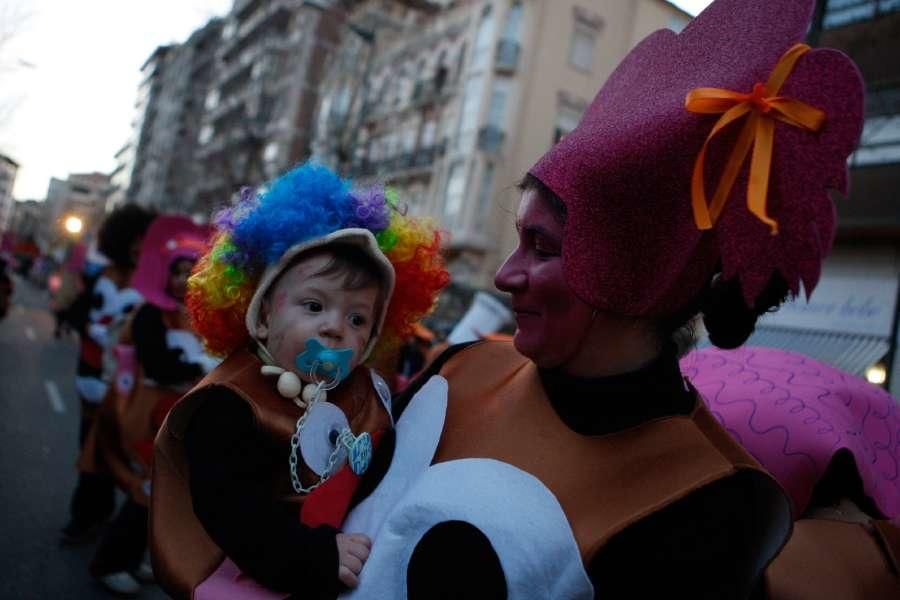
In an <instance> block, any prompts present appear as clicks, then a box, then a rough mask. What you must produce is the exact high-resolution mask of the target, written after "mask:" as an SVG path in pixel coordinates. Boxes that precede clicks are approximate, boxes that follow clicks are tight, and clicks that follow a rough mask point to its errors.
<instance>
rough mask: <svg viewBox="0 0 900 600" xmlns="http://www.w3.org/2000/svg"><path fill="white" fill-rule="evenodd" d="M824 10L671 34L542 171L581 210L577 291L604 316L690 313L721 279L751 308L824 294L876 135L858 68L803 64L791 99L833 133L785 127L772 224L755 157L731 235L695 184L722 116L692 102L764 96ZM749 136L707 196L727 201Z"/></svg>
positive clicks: (717, 166) (633, 57)
mask: <svg viewBox="0 0 900 600" xmlns="http://www.w3.org/2000/svg"><path fill="white" fill-rule="evenodd" d="M814 4H815V3H814V0H716V1H715V2H713V3H712V4H711V5H710V6H709V7H708V8H707V9H706V10H704V11H703V12H702V13H701V14H700V15H699V16H698V17H697V18H696V19H694V20H693V21H692V22H691V23H690V24H689V25H688V26H687V27H686V28H685V29H684V31H682V32H681V33H680V34H675V33H673V32H672V31H669V30H662V31H657V32H655V33H653V34H651V35H650V36H648V37H647V38H646V39H644V40H643V41H642V42H641V43H640V44H638V45H637V47H635V48H634V49H633V50H632V51H631V53H629V54H628V56H626V57H625V59H624V60H623V61H622V63H621V64H620V65H619V66H618V68H616V70H615V71H614V72H613V74H612V75H611V76H610V78H609V79H608V80H607V82H606V84H605V85H604V86H603V87H602V88H601V89H600V91H599V93H598V94H597V97H596V98H595V99H594V101H593V103H592V104H591V105H590V107H589V108H588V109H587V111H586V113H585V115H584V117H583V118H582V120H581V123H580V124H579V125H578V127H577V128H575V130H574V131H572V132H571V133H570V134H569V135H567V136H566V137H565V138H563V140H562V141H560V142H559V143H558V144H557V145H556V146H555V147H553V148H552V149H551V150H550V151H549V152H548V153H547V154H546V155H545V156H544V157H543V158H542V159H541V160H540V161H539V162H538V163H537V164H536V165H535V166H534V167H533V168H532V169H531V171H530V172H531V174H532V175H534V176H535V177H537V178H538V179H539V180H540V181H541V182H543V183H544V184H545V185H546V186H547V187H549V188H550V189H551V190H552V191H553V192H555V193H556V194H557V195H558V196H559V197H560V198H561V199H562V201H563V202H564V203H565V205H566V208H567V211H568V218H567V221H566V225H565V230H564V235H563V247H562V258H563V264H564V269H565V275H566V281H567V283H568V284H569V286H570V287H571V288H572V290H573V291H574V292H575V293H576V294H577V295H578V296H579V297H580V298H581V299H582V300H584V301H585V302H587V303H589V304H591V305H592V306H594V307H596V308H598V309H600V310H604V311H608V312H612V313H616V314H621V315H630V316H663V315H668V314H672V313H674V312H676V311H677V310H679V309H681V308H683V307H685V306H686V305H687V304H688V303H689V302H690V301H691V300H692V299H693V298H694V297H695V296H696V295H697V293H698V292H699V291H700V290H701V289H702V288H703V287H704V285H705V284H706V283H707V282H708V281H709V280H710V278H711V277H712V275H713V273H714V272H715V270H716V268H717V266H718V265H721V268H722V274H723V276H724V277H725V278H726V279H730V278H732V277H735V276H737V277H740V281H741V285H742V289H743V292H744V295H745V298H746V299H747V301H748V303H749V302H751V301H752V300H753V299H755V298H756V297H757V296H758V295H759V293H760V291H761V290H762V289H763V288H764V287H765V285H766V284H767V283H768V281H769V278H770V276H771V274H772V272H773V271H776V270H777V271H778V272H779V273H781V275H782V276H783V278H784V279H785V280H786V281H787V283H788V284H789V285H790V287H791V289H792V290H793V291H794V292H795V293H796V292H798V291H799V286H800V282H801V281H802V282H803V285H804V288H805V289H806V292H807V293H808V294H809V293H811V292H812V290H813V288H814V287H815V285H816V283H817V282H818V279H819V275H820V268H821V262H822V260H823V259H824V258H825V256H826V254H827V253H828V252H829V251H830V249H831V244H832V241H833V237H834V230H835V209H834V205H833V203H832V201H831V200H830V198H829V195H828V192H827V191H828V190H829V189H834V190H838V191H840V192H843V193H846V191H847V166H846V161H847V157H848V156H849V155H850V153H851V152H852V151H853V149H854V148H855V147H856V144H857V142H858V140H859V137H860V134H861V131H862V120H863V82H862V79H861V77H860V74H859V71H858V70H857V68H856V66H855V65H854V64H853V63H852V62H851V61H850V59H849V58H848V57H847V56H845V55H844V54H842V53H840V52H838V51H836V50H829V49H821V50H812V51H809V52H807V53H806V54H805V55H803V56H801V57H800V59H799V60H798V61H797V63H796V65H795V66H794V68H793V70H792V71H791V72H790V74H789V75H788V77H787V79H786V81H785V83H784V84H783V86H782V87H781V89H780V91H779V93H778V95H779V96H784V97H787V98H792V99H796V100H799V101H802V102H804V103H806V104H808V105H810V106H812V107H815V108H817V109H820V110H821V111H824V113H825V121H824V124H823V125H822V126H821V128H820V129H819V131H818V132H817V133H813V132H809V131H806V130H804V129H802V128H800V127H795V126H792V125H788V124H785V123H782V122H780V121H777V122H776V124H775V133H774V151H773V154H772V163H771V178H770V181H769V186H768V195H767V202H766V205H767V210H768V214H769V215H770V216H771V217H772V218H774V219H776V220H777V221H778V223H779V225H780V232H779V233H778V235H772V233H771V230H770V228H769V226H768V225H766V224H765V223H763V222H762V221H760V220H759V219H757V218H756V216H754V215H753V214H751V213H750V212H749V211H748V209H747V172H748V165H747V163H749V162H750V160H749V157H748V159H747V160H746V162H745V163H744V165H743V168H742V170H741V172H740V175H739V176H738V178H737V181H736V183H735V185H734V187H733V188H732V189H731V193H730V195H729V197H728V201H727V202H726V204H725V207H724V210H723V212H722V214H721V217H720V218H719V220H718V222H717V223H716V224H715V227H714V228H713V229H711V230H707V231H701V230H700V229H698V226H697V225H696V224H695V221H694V216H693V212H692V204H691V198H692V196H691V175H692V172H693V169H694V165H695V162H696V160H697V158H698V155H699V153H700V151H701V148H703V145H704V141H705V140H706V137H707V136H708V135H709V134H710V132H711V130H712V128H713V125H714V124H715V123H716V122H717V121H718V119H719V117H720V116H721V115H718V114H713V115H710V114H696V113H693V112H689V111H688V110H686V108H685V99H686V96H687V94H688V93H689V92H691V91H692V90H694V89H696V88H701V87H715V88H724V89H727V90H733V91H736V92H740V93H750V92H751V91H752V90H753V88H754V85H755V84H756V83H764V82H766V81H767V79H768V78H769V76H770V74H771V73H772V71H773V69H774V68H775V65H776V64H777V63H778V62H779V59H780V58H781V57H782V56H783V55H784V54H785V52H786V51H787V50H788V49H789V48H791V46H793V45H794V44H795V43H797V42H800V41H802V40H803V38H804V36H805V35H806V31H807V27H808V26H809V23H810V18H811V15H812V11H813V7H814ZM740 129H741V125H740V124H739V123H733V124H731V125H729V126H728V127H727V128H726V129H725V130H723V132H722V133H721V134H720V135H718V136H717V137H715V138H713V140H712V142H711V143H710V146H709V149H708V152H707V158H706V167H707V168H706V169H705V170H704V173H705V181H706V189H707V190H710V191H711V190H714V189H715V186H716V183H717V182H718V180H719V178H720V176H721V173H722V170H723V166H724V164H725V162H726V160H727V158H728V156H729V154H730V153H731V150H732V148H733V147H734V143H735V138H736V133H737V132H738V131H739V130H740Z"/></svg>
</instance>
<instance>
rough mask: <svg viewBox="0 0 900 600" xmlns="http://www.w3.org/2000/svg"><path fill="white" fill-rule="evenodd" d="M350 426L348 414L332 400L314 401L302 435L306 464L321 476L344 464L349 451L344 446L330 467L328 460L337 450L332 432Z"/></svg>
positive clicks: (301, 450)
mask: <svg viewBox="0 0 900 600" xmlns="http://www.w3.org/2000/svg"><path fill="white" fill-rule="evenodd" d="M349 428H350V423H348V422H347V415H345V414H344V411H342V410H341V409H340V408H338V407H337V406H335V405H334V404H332V403H331V402H324V401H319V402H314V403H313V404H312V406H310V407H309V412H308V413H307V417H306V423H305V424H304V425H303V435H301V436H300V453H301V454H302V455H303V462H305V463H306V466H308V467H309V468H310V469H312V470H313V471H314V472H315V474H316V475H318V476H319V477H322V476H323V475H325V474H326V473H328V474H331V473H333V472H334V471H335V470H336V469H335V467H336V466H338V465H343V464H344V461H346V460H347V451H346V450H345V449H343V448H342V449H341V450H342V452H340V453H339V454H338V455H337V456H336V457H335V462H334V464H333V465H332V469H330V470H329V468H328V462H329V461H330V460H331V455H332V454H333V453H334V451H335V444H334V443H333V442H332V440H331V436H332V432H337V433H340V432H341V431H343V430H344V429H349Z"/></svg>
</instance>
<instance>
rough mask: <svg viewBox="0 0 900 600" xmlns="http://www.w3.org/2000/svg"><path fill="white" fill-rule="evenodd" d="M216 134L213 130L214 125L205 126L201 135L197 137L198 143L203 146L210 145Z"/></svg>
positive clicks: (201, 130)
mask: <svg viewBox="0 0 900 600" xmlns="http://www.w3.org/2000/svg"><path fill="white" fill-rule="evenodd" d="M214 133H215V130H213V128H212V125H204V126H203V128H202V129H200V135H199V136H197V141H198V142H200V145H201V146H203V145H204V144H208V143H209V140H211V139H212V136H213V134H214Z"/></svg>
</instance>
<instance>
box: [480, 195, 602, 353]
mask: <svg viewBox="0 0 900 600" xmlns="http://www.w3.org/2000/svg"><path fill="white" fill-rule="evenodd" d="M516 230H517V231H518V232H519V245H518V247H517V248H516V249H515V250H513V252H512V254H510V255H509V257H508V258H507V259H506V262H504V263H503V265H502V266H501V267H500V269H499V270H498V271H497V275H496V276H495V277H494V284H495V285H496V286H497V288H498V289H500V290H502V291H504V292H509V293H510V294H512V305H513V312H514V313H515V316H516V324H517V325H518V328H517V329H516V335H515V338H514V343H515V346H516V349H517V350H518V351H519V352H521V353H522V354H523V355H525V356H527V357H528V358H530V359H531V360H533V361H534V362H535V363H536V364H537V365H538V366H540V367H544V368H553V367H559V366H562V365H565V364H566V363H567V362H569V361H570V360H572V359H573V358H574V357H575V355H576V354H577V353H578V351H579V350H580V345H581V342H582V340H583V339H584V337H585V336H586V335H587V333H588V330H589V329H590V327H591V323H592V315H593V312H594V311H593V309H592V308H591V307H590V306H589V305H588V304H586V303H584V302H583V301H581V300H580V299H579V298H578V297H577V296H575V294H574V293H573V292H572V290H570V289H569V286H568V285H567V284H566V281H565V277H564V276H563V265H562V256H561V251H562V235H563V225H562V223H561V222H560V221H559V220H558V216H557V215H556V214H555V213H554V211H553V209H552V208H551V207H550V205H549V203H548V202H547V201H545V200H543V199H542V198H541V197H540V196H539V195H538V194H537V193H536V192H535V191H534V190H526V191H525V192H523V194H522V202H521V204H520V205H519V211H518V213H517V215H516Z"/></svg>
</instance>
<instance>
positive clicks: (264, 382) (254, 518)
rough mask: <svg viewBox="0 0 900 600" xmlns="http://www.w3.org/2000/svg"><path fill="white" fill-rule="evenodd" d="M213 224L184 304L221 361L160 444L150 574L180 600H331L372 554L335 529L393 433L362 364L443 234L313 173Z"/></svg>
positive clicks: (410, 302) (407, 300) (419, 308)
mask: <svg viewBox="0 0 900 600" xmlns="http://www.w3.org/2000/svg"><path fill="white" fill-rule="evenodd" d="M217 225H218V227H219V229H220V232H219V234H218V236H217V237H216V239H215V240H214V244H213V246H212V248H211V249H210V250H209V252H208V253H207V254H206V255H205V256H204V257H202V258H201V260H200V262H199V263H198V266H197V267H196V268H195V271H194V275H193V276H192V278H191V280H190V281H189V286H188V287H189V289H188V298H187V304H188V308H189V310H190V312H191V317H192V320H193V323H194V327H195V328H196V330H197V332H198V333H199V334H200V335H201V336H202V337H203V338H204V340H205V342H206V345H207V347H208V348H209V349H210V350H211V351H213V352H216V353H219V354H227V355H228V357H227V358H226V359H225V361H224V362H223V363H222V364H221V365H220V366H219V367H217V368H216V369H215V370H214V371H213V372H212V373H210V374H209V375H208V376H207V377H206V378H205V379H204V380H203V381H202V382H201V383H200V384H199V385H198V386H197V387H196V388H195V389H194V390H192V391H191V392H189V393H188V394H187V395H186V396H185V397H184V398H183V399H182V400H181V401H180V402H179V404H178V405H176V407H175V408H174V409H173V411H172V413H171V414H170V416H169V417H168V420H167V423H166V425H164V427H163V431H162V432H161V433H160V436H159V438H158V439H157V443H156V445H157V448H156V463H155V469H154V480H153V486H152V490H153V498H152V501H151V537H152V543H151V549H152V552H153V558H154V568H155V571H156V573H157V577H158V579H159V580H160V581H161V583H162V584H163V586H164V587H165V588H166V589H167V591H168V592H169V593H170V594H172V595H173V596H175V597H190V596H191V595H193V597H194V598H197V599H201V600H202V599H203V598H220V597H224V596H226V595H228V594H231V596H232V597H236V596H239V595H244V596H247V595H249V596H250V597H260V598H269V597H271V598H282V597H284V596H286V595H287V594H300V593H302V594H304V597H313V598H318V597H332V598H333V597H336V596H337V595H338V594H339V593H340V592H341V590H342V589H345V588H346V587H355V586H356V584H357V576H358V574H359V572H360V570H361V569H362V565H363V563H364V561H365V560H366V558H367V557H368V552H369V547H370V541H369V540H368V538H366V537H365V536H363V535H354V534H352V533H351V534H345V533H343V532H342V531H341V530H340V525H341V523H342V521H343V519H344V517H345V516H346V513H347V510H348V509H349V505H350V501H351V498H352V496H353V493H354V491H355V489H356V485H357V484H358V481H359V476H360V475H362V474H363V473H364V472H365V470H366V469H367V468H368V463H369V460H370V458H371V455H372V449H373V445H375V444H377V443H378V440H379V439H380V436H381V434H382V433H384V432H385V431H387V430H389V429H390V428H391V426H392V419H391V415H390V392H389V390H388V388H387V385H386V384H385V383H384V381H383V380H382V379H381V378H380V377H379V376H378V375H376V374H375V373H374V371H371V370H370V369H368V368H366V367H364V366H363V363H364V362H365V361H366V359H367V358H368V357H369V355H370V353H372V351H373V350H374V349H375V347H376V344H378V345H379V348H381V351H382V352H383V351H384V349H385V348H387V347H388V346H395V345H396V342H397V340H399V339H402V336H404V335H407V334H408V332H409V331H410V329H411V327H412V325H413V323H415V322H416V321H418V320H419V319H420V318H421V317H422V316H424V315H425V314H426V313H427V312H428V310H430V308H431V307H432V306H433V304H434V302H435V299H436V296H437V294H438V293H439V291H440V290H441V289H442V288H443V286H444V285H446V283H447V281H448V275H447V273H446V270H445V269H444V268H443V263H442V261H441V258H440V255H439V253H438V250H439V246H440V235H439V233H438V232H437V231H436V230H435V229H434V228H433V227H432V226H431V225H430V224H428V223H426V222H422V221H417V220H415V219H412V218H411V217H407V216H405V215H403V214H401V213H400V212H399V211H397V210H396V209H395V208H394V203H393V202H392V201H391V200H390V199H389V198H386V197H385V194H384V193H383V192H380V191H378V190H376V191H374V192H369V193H367V194H353V193H351V192H350V191H349V189H348V186H347V184H346V182H344V181H342V180H340V179H339V178H338V177H336V176H335V175H334V174H333V173H331V172H330V171H328V170H327V169H325V168H323V167H318V166H312V165H304V166H301V167H298V168H296V169H294V170H293V171H290V172H289V173H287V174H285V175H284V176H282V177H281V178H279V179H278V180H276V181H275V182H274V183H273V184H272V185H271V187H270V188H269V189H268V191H266V192H265V193H264V194H262V195H259V196H256V195H254V194H245V196H244V198H243V199H242V201H241V202H240V203H239V204H238V205H237V206H236V207H235V208H234V209H232V210H230V211H226V212H225V213H223V214H221V215H219V218H218V222H217ZM184 548H191V559H190V560H189V561H185V560H183V556H184V552H183V549H184ZM210 573H212V575H210ZM241 573H243V576H241V577H238V575H241ZM247 576H249V577H247ZM271 590H277V591H278V592H279V593H274V592H272V591H271Z"/></svg>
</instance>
